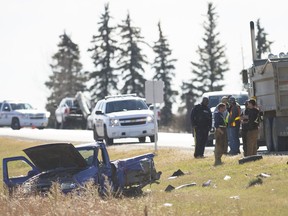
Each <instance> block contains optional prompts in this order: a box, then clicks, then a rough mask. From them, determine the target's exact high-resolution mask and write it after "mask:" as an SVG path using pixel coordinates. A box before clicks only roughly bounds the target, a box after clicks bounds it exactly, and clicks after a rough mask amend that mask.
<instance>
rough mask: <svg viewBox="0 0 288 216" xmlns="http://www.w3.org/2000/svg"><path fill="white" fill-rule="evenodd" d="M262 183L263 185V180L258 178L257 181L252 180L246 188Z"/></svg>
mask: <svg viewBox="0 0 288 216" xmlns="http://www.w3.org/2000/svg"><path fill="white" fill-rule="evenodd" d="M262 183H263V180H262V179H261V178H259V177H258V178H257V179H252V180H251V181H250V182H249V184H248V186H247V188H248V187H251V186H254V185H260V184H262Z"/></svg>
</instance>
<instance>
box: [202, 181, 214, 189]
mask: <svg viewBox="0 0 288 216" xmlns="http://www.w3.org/2000/svg"><path fill="white" fill-rule="evenodd" d="M211 182H212V181H211V180H210V179H209V180H208V181H206V182H204V183H203V184H202V187H208V186H210V184H211Z"/></svg>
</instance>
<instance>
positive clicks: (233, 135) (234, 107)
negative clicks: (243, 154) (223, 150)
mask: <svg viewBox="0 0 288 216" xmlns="http://www.w3.org/2000/svg"><path fill="white" fill-rule="evenodd" d="M229 104H230V109H229V115H228V124H227V128H228V140H229V147H230V151H229V155H237V154H239V153H240V139H239V131H240V114H241V108H240V105H239V104H238V103H237V102H236V99H235V97H233V96H231V97H230V98H229Z"/></svg>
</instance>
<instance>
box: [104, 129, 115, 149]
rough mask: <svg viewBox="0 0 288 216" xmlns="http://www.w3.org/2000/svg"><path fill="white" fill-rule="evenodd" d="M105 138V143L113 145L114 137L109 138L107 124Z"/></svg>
mask: <svg viewBox="0 0 288 216" xmlns="http://www.w3.org/2000/svg"><path fill="white" fill-rule="evenodd" d="M104 140H105V143H106V145H107V146H109V145H113V139H112V138H109V137H108V135H107V129H106V126H105V128H104Z"/></svg>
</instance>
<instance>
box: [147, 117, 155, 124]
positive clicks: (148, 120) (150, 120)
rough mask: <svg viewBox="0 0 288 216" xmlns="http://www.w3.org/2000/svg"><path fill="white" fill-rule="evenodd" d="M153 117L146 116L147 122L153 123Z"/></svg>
mask: <svg viewBox="0 0 288 216" xmlns="http://www.w3.org/2000/svg"><path fill="white" fill-rule="evenodd" d="M153 120H154V118H153V117H152V116H147V118H146V121H147V123H153Z"/></svg>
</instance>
